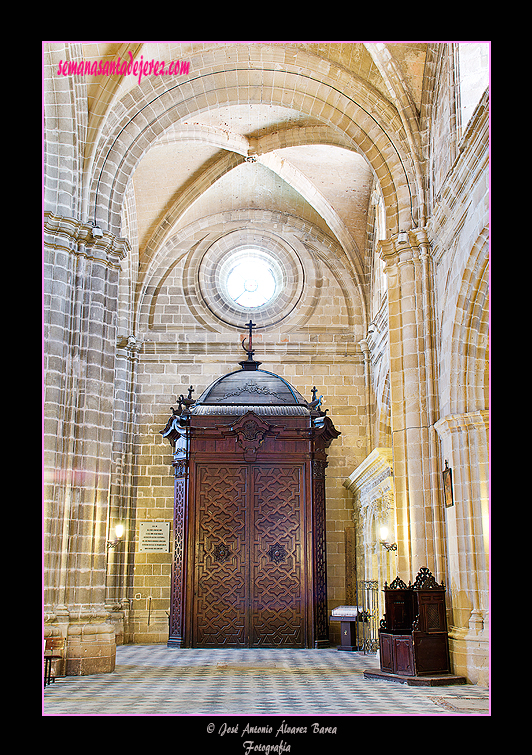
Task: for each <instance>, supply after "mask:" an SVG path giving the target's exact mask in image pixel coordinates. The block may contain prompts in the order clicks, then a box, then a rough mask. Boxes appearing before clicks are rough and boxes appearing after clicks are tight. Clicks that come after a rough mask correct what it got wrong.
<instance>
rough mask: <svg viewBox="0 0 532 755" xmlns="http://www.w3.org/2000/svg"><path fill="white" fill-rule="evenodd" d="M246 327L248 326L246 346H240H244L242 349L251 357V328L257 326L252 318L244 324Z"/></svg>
mask: <svg viewBox="0 0 532 755" xmlns="http://www.w3.org/2000/svg"><path fill="white" fill-rule="evenodd" d="M246 327H247V328H249V339H248V346H247V349H246V347H245V346H244V344H242V346H243V347H244V351H247V353H248V355H249V356H250V357H251V356H252V355H253V328H256V327H257V326H256V325H255V323H254V322H253V320H250V321H249V322H248V323H247V324H246Z"/></svg>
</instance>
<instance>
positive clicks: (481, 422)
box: [434, 409, 490, 439]
mask: <svg viewBox="0 0 532 755" xmlns="http://www.w3.org/2000/svg"><path fill="white" fill-rule="evenodd" d="M489 421H490V412H489V409H480V410H478V411H475V412H464V413H463V414H451V415H448V416H447V417H442V418H441V419H439V420H438V421H437V422H436V423H435V424H434V429H435V430H436V432H437V433H438V435H439V436H440V438H442V439H443V438H445V437H446V436H447V435H449V434H450V433H457V432H458V433H460V432H463V431H468V430H471V429H473V428H481V429H482V430H487V429H489Z"/></svg>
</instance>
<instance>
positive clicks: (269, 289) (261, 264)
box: [226, 257, 277, 309]
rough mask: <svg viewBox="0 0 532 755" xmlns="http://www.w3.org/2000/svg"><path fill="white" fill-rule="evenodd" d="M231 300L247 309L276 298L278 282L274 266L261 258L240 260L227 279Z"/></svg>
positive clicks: (260, 305)
mask: <svg viewBox="0 0 532 755" xmlns="http://www.w3.org/2000/svg"><path fill="white" fill-rule="evenodd" d="M226 287H227V293H228V294H229V296H230V298H231V299H232V300H233V301H234V302H235V304H239V305H240V306H241V307H245V308H246V309H254V308H255V307H262V306H264V305H265V304H267V303H268V302H269V301H271V299H273V297H274V296H275V293H276V289H277V280H276V276H275V273H274V271H273V269H272V266H271V265H269V264H268V262H267V261H265V260H264V259H260V258H259V257H247V258H244V259H240V260H239V261H238V262H237V263H236V264H235V265H234V266H233V267H232V268H231V269H230V270H229V273H228V275H227V278H226Z"/></svg>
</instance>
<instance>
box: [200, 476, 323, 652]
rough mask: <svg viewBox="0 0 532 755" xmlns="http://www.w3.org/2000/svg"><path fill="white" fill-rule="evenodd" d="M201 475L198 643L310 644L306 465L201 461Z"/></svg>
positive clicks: (213, 645) (265, 645)
mask: <svg viewBox="0 0 532 755" xmlns="http://www.w3.org/2000/svg"><path fill="white" fill-rule="evenodd" d="M194 477H195V481H194V484H195V486H196V490H195V495H194V498H195V501H196V505H195V507H194V508H195V512H194V521H193V522H191V525H192V526H193V529H194V531H193V533H191V534H193V541H194V543H195V547H194V551H195V552H194V554H193V558H194V564H193V568H192V569H191V574H192V575H193V586H192V588H193V589H192V590H191V593H192V596H191V601H192V605H191V606H190V608H191V609H192V610H191V611H190V612H189V614H188V615H189V617H190V619H189V620H190V621H191V626H190V633H191V634H190V636H191V637H192V643H191V644H192V645H193V646H194V647H221V646H227V647H280V646H281V647H283V646H284V647H305V646H306V645H307V639H308V636H307V635H308V632H309V627H308V619H309V611H308V590H309V585H308V571H309V570H308V567H307V562H308V545H307V542H306V533H307V531H308V527H307V521H306V520H307V497H308V495H309V493H308V491H307V489H306V485H307V483H306V479H307V475H306V474H305V464H304V463H301V464H294V463H286V464H283V463H264V464H242V463H234V464H232V463H221V464H219V465H218V464H214V463H204V464H202V463H200V464H197V465H196V469H195V474H194ZM191 566H192V564H191ZM189 605H190V604H189Z"/></svg>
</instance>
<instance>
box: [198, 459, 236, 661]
mask: <svg viewBox="0 0 532 755" xmlns="http://www.w3.org/2000/svg"><path fill="white" fill-rule="evenodd" d="M246 478H247V472H246V468H245V467H244V466H234V465H224V466H220V467H217V466H214V465H209V466H198V475H197V497H196V500H197V502H198V508H197V512H198V513H197V535H196V543H197V547H196V574H195V586H194V589H195V596H194V597H195V600H194V645H196V646H198V647H219V646H224V645H225V646H229V645H237V646H245V645H246V643H247V633H248V595H247V579H246V573H247V564H246V562H247V554H246V530H247V507H246V490H247V484H246Z"/></svg>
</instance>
